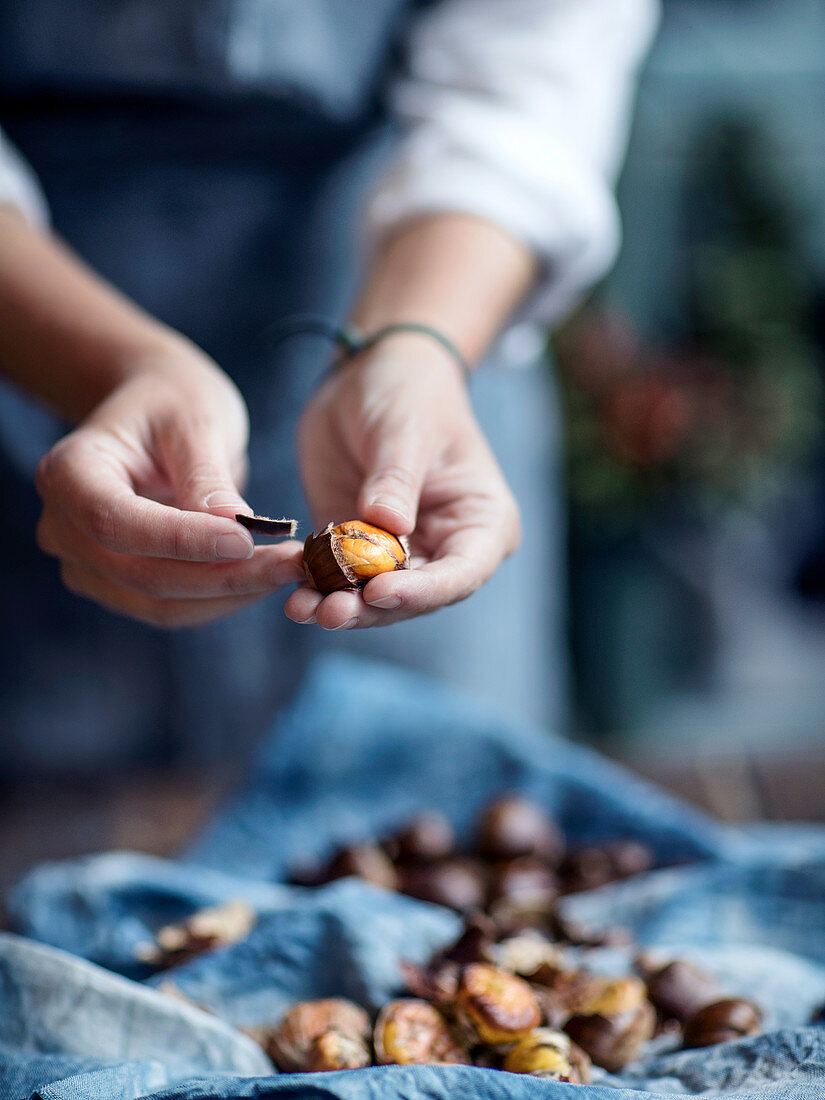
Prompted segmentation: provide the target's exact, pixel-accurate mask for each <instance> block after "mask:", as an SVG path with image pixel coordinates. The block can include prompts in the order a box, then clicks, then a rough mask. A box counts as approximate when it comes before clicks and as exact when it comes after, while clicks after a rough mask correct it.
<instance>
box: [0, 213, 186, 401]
mask: <svg viewBox="0 0 825 1100" xmlns="http://www.w3.org/2000/svg"><path fill="white" fill-rule="evenodd" d="M180 342H181V340H180V338H179V337H177V336H176V335H175V334H173V333H172V332H170V331H169V330H168V329H166V328H165V327H164V326H163V325H161V324H159V323H157V322H155V321H153V320H152V319H151V318H150V317H148V316H147V315H146V314H144V313H143V312H142V311H141V310H139V309H138V308H137V307H136V306H134V305H133V304H132V303H130V302H129V301H128V300H127V299H126V298H124V297H123V296H122V295H120V294H119V293H118V292H117V291H115V290H114V289H113V288H112V287H110V286H108V285H107V284H106V283H104V282H103V281H102V280H101V279H99V278H97V277H96V276H95V275H94V274H93V273H92V272H91V271H89V270H88V268H86V267H85V265H84V264H83V263H82V262H81V261H80V260H78V259H77V258H76V257H75V256H74V255H72V253H71V252H70V251H69V250H68V249H67V248H65V247H64V246H63V245H61V244H60V243H59V242H58V241H57V240H56V239H55V238H53V237H51V236H49V235H47V234H45V233H43V232H42V231H40V230H38V229H36V228H34V227H32V226H31V225H29V224H28V222H27V221H26V220H25V219H24V218H23V217H22V215H21V214H20V213H19V212H18V211H17V210H16V209H15V208H13V207H11V206H4V205H2V204H0V371H2V373H3V374H5V375H6V376H7V377H8V378H10V379H11V380H12V381H13V382H15V383H16V384H17V385H19V386H20V387H21V388H22V389H24V390H26V391H27V392H28V393H30V394H32V395H33V396H34V397H36V398H37V399H38V400H40V401H42V402H43V403H44V404H46V405H48V406H49V407H50V408H51V409H52V410H53V411H54V412H56V413H58V415H60V416H61V417H63V418H64V419H65V420H67V421H70V422H77V421H79V420H81V419H83V417H84V416H86V415H87V413H89V412H90V411H91V410H92V409H93V408H94V407H95V406H96V405H98V404H99V403H100V401H102V400H103V399H104V398H105V397H106V396H107V395H108V394H109V393H110V392H111V391H112V389H114V387H115V386H117V385H118V383H119V382H121V381H123V380H124V378H125V377H127V376H128V375H129V374H130V373H132V372H133V371H134V370H135V369H137V367H138V366H139V365H140V364H142V363H146V362H148V361H151V360H152V358H153V357H154V358H159V357H162V356H163V355H164V354H165V353H166V352H167V351H168V350H169V349H170V348H171V347H173V346H174V345H175V344H176V343H180Z"/></svg>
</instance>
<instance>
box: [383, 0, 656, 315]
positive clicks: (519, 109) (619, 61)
mask: <svg viewBox="0 0 825 1100" xmlns="http://www.w3.org/2000/svg"><path fill="white" fill-rule="evenodd" d="M657 18H658V0H442V2H441V3H438V4H436V5H434V6H432V7H430V8H427V9H426V10H425V11H424V12H422V13H419V14H418V16H417V17H416V19H415V20H414V22H413V24H412V26H411V29H410V36H409V39H408V60H407V64H406V68H405V70H404V72H403V73H402V75H401V76H400V77H399V79H398V80H397V81H396V82H395V84H394V86H393V87H392V90H391V104H392V108H393V111H394V113H395V115H396V117H397V118H398V119H400V120H401V123H402V125H403V126H404V127H405V131H406V132H405V136H404V137H403V139H402V142H401V146H400V149H399V150H398V153H397V155H396V157H395V158H394V160H393V161H392V163H391V164H390V165H389V166H388V168H387V170H386V171H385V173H384V175H383V177H382V178H381V180H380V181H379V184H378V187H377V189H376V191H375V192H374V194H373V195H372V197H371V201H370V203H369V207H368V211H367V228H368V234H369V236H370V238H371V239H372V240H373V241H374V242H375V241H376V240H377V239H380V238H381V237H382V236H383V235H384V234H386V233H387V232H388V231H390V230H391V229H392V228H393V227H394V226H396V225H398V224H400V223H401V222H403V221H406V220H409V219H411V218H414V217H417V216H421V215H423V214H428V213H434V212H438V211H448V210H454V211H462V212H466V213H470V214H474V215H477V216H479V217H481V218H484V219H486V220H488V221H490V222H493V223H495V224H497V225H499V226H500V227H501V228H503V229H505V230H506V231H508V232H510V233H512V234H513V235H514V236H515V237H517V238H518V239H520V240H522V241H524V242H525V243H526V244H527V245H528V246H529V247H530V248H531V249H532V250H533V251H534V252H535V254H536V256H537V257H538V259H539V262H540V269H541V277H540V280H539V284H538V285H537V287H536V291H535V293H534V295H533V297H532V300H531V302H530V303H529V313H530V314H531V316H533V317H535V318H537V319H540V320H542V321H545V322H548V323H553V322H555V321H557V320H559V319H560V317H562V316H563V315H564V314H565V313H566V312H567V311H568V310H569V309H570V308H571V306H572V305H573V304H574V303H575V302H576V300H577V299H578V298H579V297H580V296H581V295H582V294H583V293H584V292H585V291H586V290H587V289H588V288H589V287H590V286H591V285H592V284H593V283H594V282H595V281H596V280H597V279H599V278H600V277H601V276H602V275H603V274H604V273H605V272H606V271H607V270H608V268H609V267H610V265H611V263H612V262H613V260H614V258H615V255H616V252H617V250H618V246H619V240H620V228H619V216H618V211H617V207H616V202H615V198H614V194H613V188H614V184H615V179H616V176H617V174H618V171H619V168H620V165H621V161H622V158H623V154H624V149H625V145H626V140H627V131H628V127H629V118H630V111H631V106H632V101H633V95H634V90H635V84H636V75H637V71H638V68H639V65H640V63H641V61H642V59H643V57H644V54H645V52H646V50H647V47H648V45H649V43H650V41H651V38H652V36H653V33H654V31H655V27H656V23H657Z"/></svg>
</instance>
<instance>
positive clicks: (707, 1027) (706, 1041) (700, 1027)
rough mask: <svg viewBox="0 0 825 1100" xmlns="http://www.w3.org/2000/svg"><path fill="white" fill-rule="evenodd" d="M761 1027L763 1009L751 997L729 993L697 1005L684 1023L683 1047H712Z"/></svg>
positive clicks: (755, 1033)
mask: <svg viewBox="0 0 825 1100" xmlns="http://www.w3.org/2000/svg"><path fill="white" fill-rule="evenodd" d="M761 1030H762V1013H761V1012H760V1011H759V1009H758V1008H757V1006H756V1005H755V1004H754V1003H753V1001H748V1000H745V999H744V998H743V997H728V998H725V999H724V1000H721V1001H714V1002H713V1003H712V1004H709V1005H705V1006H704V1007H703V1008H700V1009H699V1011H698V1012H697V1013H695V1015H693V1016H691V1018H690V1019H689V1020H688V1021H687V1023H686V1024H685V1046H686V1047H711V1046H716V1044H717V1043H728V1042H730V1041H731V1040H732V1039H742V1038H743V1037H744V1036H746V1035H758V1034H759V1032H760V1031H761Z"/></svg>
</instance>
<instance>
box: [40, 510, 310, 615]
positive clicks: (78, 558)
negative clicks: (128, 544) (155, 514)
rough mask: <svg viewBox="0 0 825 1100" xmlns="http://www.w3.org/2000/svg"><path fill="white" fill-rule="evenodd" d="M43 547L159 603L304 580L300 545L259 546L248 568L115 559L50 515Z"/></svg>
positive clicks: (257, 590)
mask: <svg viewBox="0 0 825 1100" xmlns="http://www.w3.org/2000/svg"><path fill="white" fill-rule="evenodd" d="M37 541H38V545H39V546H40V549H41V550H43V551H44V552H45V553H47V554H51V555H52V556H53V557H56V558H60V559H61V561H65V562H67V563H72V564H75V565H79V566H81V567H86V568H90V569H93V570H94V571H95V572H97V573H100V574H101V575H102V576H104V577H107V578H108V579H109V580H110V581H113V582H114V583H115V584H119V585H123V586H124V587H126V588H131V589H132V590H134V591H136V592H142V593H143V594H144V595H147V596H153V597H155V598H158V599H209V598H214V597H219V596H240V595H247V594H250V595H251V594H256V593H257V594H259V595H265V594H266V593H268V592H274V591H275V590H276V589H278V588H279V587H281V586H283V585H286V584H293V583H295V582H296V581H298V580H301V579H302V578H303V577H304V570H303V566H302V564H301V562H302V548H301V544H300V543H299V542H296V541H295V540H290V541H289V542H283V543H279V544H278V545H277V546H259V547H258V548H257V549H256V551H255V554H254V556H253V557H252V558H250V559H249V560H248V561H244V562H220V563H214V564H213V563H211V562H182V561H173V560H167V559H164V558H148V557H140V556H136V555H132V554H115V553H113V552H112V551H111V550H106V549H105V548H104V547H102V546H100V545H99V544H98V543H96V542H94V541H93V540H92V539H90V538H88V537H87V536H86V535H84V534H83V533H82V532H81V531H79V530H78V529H77V528H75V527H72V526H71V525H70V524H69V523H68V522H67V521H65V520H62V521H57V522H56V521H55V519H54V517H53V516H52V515H51V514H50V513H46V514H44V516H43V518H42V519H41V521H40V523H39V524H38V528H37Z"/></svg>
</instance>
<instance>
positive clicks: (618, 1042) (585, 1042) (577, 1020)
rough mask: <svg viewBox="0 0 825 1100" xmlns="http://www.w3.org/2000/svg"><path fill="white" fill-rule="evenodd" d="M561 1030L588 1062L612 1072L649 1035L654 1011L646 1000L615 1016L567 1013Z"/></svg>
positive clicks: (628, 1059)
mask: <svg viewBox="0 0 825 1100" xmlns="http://www.w3.org/2000/svg"><path fill="white" fill-rule="evenodd" d="M564 1030H565V1031H566V1032H567V1034H568V1035H569V1036H570V1038H571V1039H572V1040H573V1041H574V1042H575V1043H577V1044H578V1045H579V1046H580V1047H581V1048H582V1050H583V1051H584V1052H585V1053H586V1054H587V1055H588V1057H589V1058H590V1059H591V1061H592V1062H594V1063H595V1064H596V1065H597V1066H601V1067H602V1069H606V1070H607V1071H608V1072H609V1073H616V1072H618V1071H619V1070H620V1069H623V1068H624V1067H625V1066H626V1065H628V1064H629V1063H630V1062H632V1061H633V1060H634V1058H637V1057H638V1055H639V1051H640V1050H641V1048H642V1046H643V1045H644V1044H645V1043H646V1042H647V1041H648V1040H649V1039H652V1038H653V1034H654V1032H655V1030H656V1011H655V1009H654V1008H653V1005H652V1004H651V1003H650V1002H649V1001H642V1003H641V1004H639V1005H637V1007H636V1008H632V1009H629V1010H628V1011H626V1012H621V1013H619V1014H618V1015H616V1016H602V1015H600V1014H598V1013H597V1014H595V1015H591V1016H571V1017H570V1019H569V1020H568V1021H567V1023H566V1024H565V1025H564Z"/></svg>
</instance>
